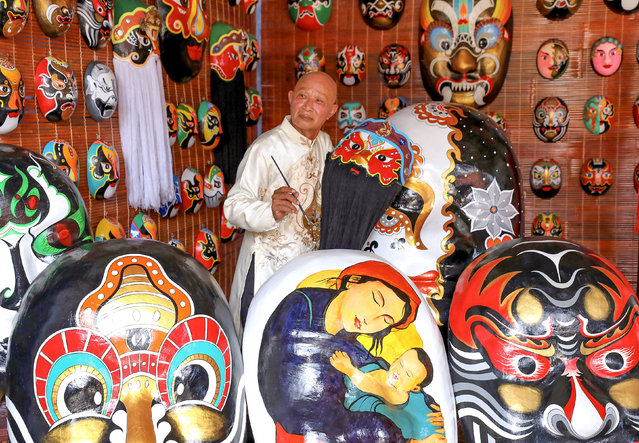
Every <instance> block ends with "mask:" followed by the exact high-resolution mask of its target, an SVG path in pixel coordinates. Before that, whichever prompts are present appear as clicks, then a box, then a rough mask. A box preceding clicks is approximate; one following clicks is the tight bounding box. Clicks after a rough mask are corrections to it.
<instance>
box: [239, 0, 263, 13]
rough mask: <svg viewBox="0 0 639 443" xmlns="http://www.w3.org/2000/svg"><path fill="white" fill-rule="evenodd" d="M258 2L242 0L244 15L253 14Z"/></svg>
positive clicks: (258, 0)
mask: <svg viewBox="0 0 639 443" xmlns="http://www.w3.org/2000/svg"><path fill="white" fill-rule="evenodd" d="M259 2H260V0H244V1H243V2H242V3H243V4H244V12H245V13H246V14H253V13H254V12H255V8H257V4H258V3H259Z"/></svg>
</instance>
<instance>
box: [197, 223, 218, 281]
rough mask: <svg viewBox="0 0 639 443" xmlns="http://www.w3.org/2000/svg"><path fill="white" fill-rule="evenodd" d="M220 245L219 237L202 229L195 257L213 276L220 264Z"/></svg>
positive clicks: (198, 235)
mask: <svg viewBox="0 0 639 443" xmlns="http://www.w3.org/2000/svg"><path fill="white" fill-rule="evenodd" d="M219 244H220V243H219V240H218V238H217V235H215V234H213V232H211V231H210V230H208V229H201V230H200V232H198V234H197V238H196V239H195V247H194V248H193V256H194V257H195V258H196V259H197V261H199V262H200V263H202V265H203V266H204V267H205V268H206V270H207V271H209V272H210V273H211V274H213V273H214V272H215V269H216V268H217V265H219V264H220V254H219V252H218V251H219V248H220V246H219Z"/></svg>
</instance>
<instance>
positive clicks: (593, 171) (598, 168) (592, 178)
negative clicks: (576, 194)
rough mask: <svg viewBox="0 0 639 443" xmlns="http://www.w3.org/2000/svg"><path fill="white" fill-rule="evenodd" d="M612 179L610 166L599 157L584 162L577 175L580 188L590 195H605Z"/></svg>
mask: <svg viewBox="0 0 639 443" xmlns="http://www.w3.org/2000/svg"><path fill="white" fill-rule="evenodd" d="M612 178H613V174H612V166H610V164H609V163H608V162H607V161H606V160H605V159H603V158H601V157H593V158H590V159H588V160H586V162H585V163H584V164H583V166H582V167H581V174H580V175H579V181H580V182H581V188H582V189H583V190H584V191H586V194H590V195H602V194H605V193H606V192H607V191H608V189H610V187H611V186H612Z"/></svg>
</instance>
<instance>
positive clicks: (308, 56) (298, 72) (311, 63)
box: [295, 46, 326, 80]
mask: <svg viewBox="0 0 639 443" xmlns="http://www.w3.org/2000/svg"><path fill="white" fill-rule="evenodd" d="M325 65H326V60H325V59H324V53H323V52H322V50H321V49H320V48H318V47H317V46H304V47H303V48H302V49H301V50H300V52H298V53H297V56H295V77H297V79H298V80H299V78H300V77H301V76H302V75H304V74H308V73H309V72H314V71H324V68H325Z"/></svg>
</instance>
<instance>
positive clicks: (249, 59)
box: [243, 31, 262, 71]
mask: <svg viewBox="0 0 639 443" xmlns="http://www.w3.org/2000/svg"><path fill="white" fill-rule="evenodd" d="M243 34H244V35H243V44H244V69H245V70H246V71H253V70H255V68H256V67H257V62H258V61H260V58H261V57H262V54H261V52H260V43H259V42H258V41H257V39H256V38H255V37H253V36H252V35H251V34H249V33H248V32H246V31H244V33H243Z"/></svg>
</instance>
